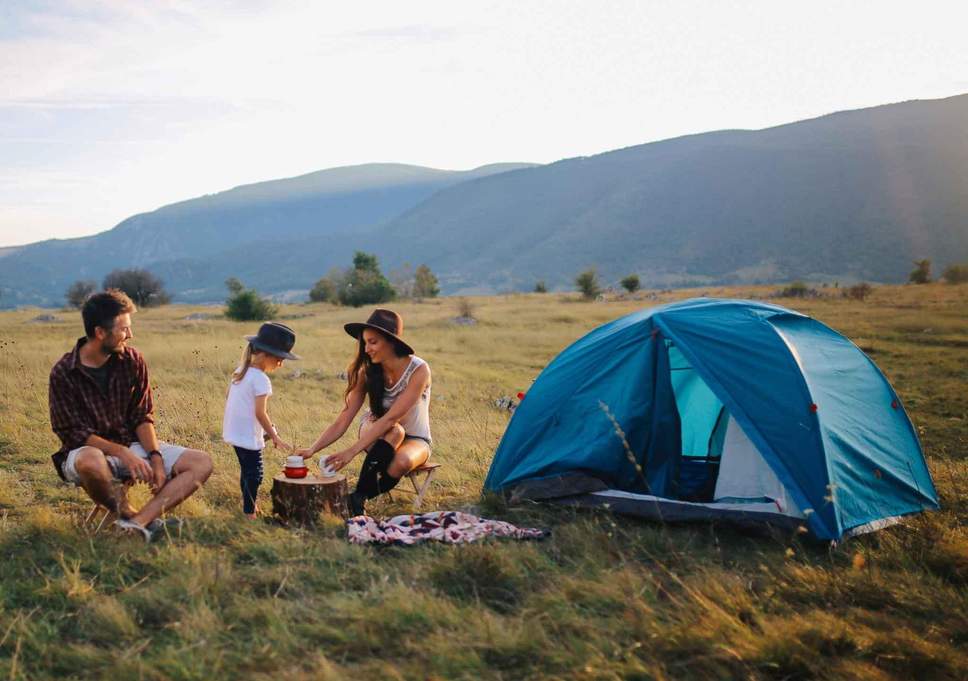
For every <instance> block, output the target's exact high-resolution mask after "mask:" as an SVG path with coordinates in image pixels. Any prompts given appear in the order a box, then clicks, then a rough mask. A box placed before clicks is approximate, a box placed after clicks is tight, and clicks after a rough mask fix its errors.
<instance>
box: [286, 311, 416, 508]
mask: <svg viewBox="0 0 968 681" xmlns="http://www.w3.org/2000/svg"><path fill="white" fill-rule="evenodd" d="M343 328H344V329H346V333H348V334H349V335H351V336H353V337H354V338H356V339H357V341H358V343H359V349H358V351H357V354H356V357H355V358H354V360H353V361H352V362H351V363H350V366H349V368H348V369H347V371H346V374H347V380H348V385H347V387H346V392H345V393H344V405H343V409H342V411H340V413H339V415H338V416H337V417H336V420H335V421H333V423H332V424H330V426H329V427H328V428H326V430H324V431H323V432H322V434H321V435H320V436H319V438H318V439H317V440H316V442H314V443H313V444H312V446H311V447H307V448H305V449H300V450H298V452H297V454H299V455H300V456H302V457H303V458H309V457H311V456H312V455H313V454H315V453H316V452H318V451H320V450H322V449H324V448H326V447H328V446H329V445H331V444H332V443H334V442H336V441H337V440H338V439H340V438H341V437H342V436H343V433H345V432H346V429H347V428H349V426H350V423H352V421H353V418H354V417H355V416H356V414H357V412H359V410H360V407H362V406H363V401H364V399H365V398H367V397H369V409H367V410H366V411H365V412H364V413H363V417H362V418H361V419H360V430H359V439H358V440H357V441H356V442H355V443H354V444H353V445H352V446H350V447H348V448H346V449H344V450H342V451H340V452H336V453H335V454H330V455H329V456H327V457H325V459H324V460H323V466H329V467H331V468H332V469H333V470H337V471H338V470H340V469H341V468H343V467H344V466H346V464H348V463H349V462H350V461H352V460H353V459H354V458H355V457H356V455H357V454H359V453H360V452H362V451H366V452H367V454H366V458H365V459H364V460H363V466H362V467H361V468H360V477H359V481H358V482H357V485H356V490H355V491H354V492H353V493H352V494H350V498H349V504H350V511H351V512H352V514H353V515H354V516H356V515H362V514H363V513H364V510H365V509H364V503H365V502H366V500H367V499H372V498H373V497H375V496H377V495H378V494H383V493H385V492H389V491H390V490H391V489H393V488H394V487H396V485H397V483H398V482H399V481H400V478H402V477H403V476H404V475H406V474H407V473H409V472H410V471H412V470H413V469H414V468H416V467H417V466H419V465H420V464H422V463H424V462H425V461H426V460H427V458H428V457H429V456H430V443H431V439H430V414H429V411H428V409H429V407H430V366H429V365H428V364H427V363H426V362H425V361H424V360H422V359H420V358H419V357H417V356H415V355H414V354H413V348H411V347H410V346H409V345H408V344H407V343H406V342H405V341H404V340H403V339H402V338H401V336H402V335H403V319H402V318H401V317H400V315H398V314H397V313H396V312H393V311H391V310H380V309H377V310H374V311H373V314H371V315H370V318H369V319H368V320H367V321H366V322H365V323H362V324H360V323H354V324H346V325H345V326H344V327H343Z"/></svg>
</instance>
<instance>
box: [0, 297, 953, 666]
mask: <svg viewBox="0 0 968 681" xmlns="http://www.w3.org/2000/svg"><path fill="white" fill-rule="evenodd" d="M705 292H706V293H708V294H709V295H740V296H744V297H749V296H764V295H767V294H768V293H769V291H767V290H765V289H759V290H757V289H746V290H718V289H706V290H705ZM694 294H696V291H691V292H688V291H680V292H676V293H674V294H673V293H665V294H656V293H650V292H642V293H640V294H639V295H638V299H637V300H617V301H606V302H601V303H585V302H580V301H578V300H577V298H576V297H574V296H571V297H563V296H556V297H549V296H547V295H514V296H503V297H491V298H475V299H474V300H473V310H474V317H475V318H476V319H477V324H475V325H473V326H459V325H455V324H454V323H453V318H454V314H455V307H454V301H453V300H446V299H443V300H429V301H426V302H424V303H421V304H416V303H407V304H402V305H400V306H398V307H399V310H400V311H401V312H402V314H403V315H404V317H405V319H406V328H407V338H408V340H409V341H410V342H411V343H412V344H413V345H414V347H416V348H417V350H418V354H420V355H421V356H422V357H424V358H425V359H427V360H428V361H429V362H430V364H431V366H432V369H433V377H434V401H433V407H432V419H433V430H434V440H435V448H434V457H435V458H436V459H437V460H438V461H441V462H443V463H444V467H443V469H442V471H441V474H440V477H439V478H438V480H439V482H437V483H435V485H434V487H433V489H432V492H431V494H430V495H429V497H428V501H429V506H430V507H432V508H468V507H469V508H472V509H475V510H480V511H482V512H486V513H489V514H496V515H498V516H500V517H502V518H504V519H508V520H511V521H512V522H517V523H521V524H536V525H541V526H549V527H551V528H553V534H552V536H551V537H550V538H549V539H548V540H546V541H544V542H541V543H501V542H488V543H485V544H481V545H472V546H463V547H446V546H420V547H413V548H407V549H403V548H386V549H373V548H365V547H358V546H351V545H349V544H348V543H347V542H346V540H345V537H344V535H345V533H344V531H343V528H342V526H341V524H340V523H338V522H335V521H330V522H326V523H324V524H323V525H322V526H321V527H319V528H317V529H316V530H312V531H307V530H287V529H284V528H281V527H279V526H277V525H275V524H273V523H271V522H249V521H246V520H244V519H243V518H242V515H241V508H240V499H239V492H238V469H237V463H236V461H235V458H234V454H233V453H232V451H231V449H230V448H229V447H228V446H227V445H225V444H224V443H222V442H221V439H220V432H221V414H222V408H223V405H224V395H225V389H226V386H227V382H228V376H229V374H230V372H231V370H232V369H233V368H234V366H235V362H236V361H237V359H238V357H239V354H240V352H241V348H242V345H243V343H244V341H243V340H242V336H243V335H244V334H247V333H253V332H254V331H255V327H254V326H253V325H251V324H245V323H235V322H229V321H226V320H224V319H219V318H213V319H205V320H195V321H190V320H187V319H185V317H187V316H188V315H189V314H191V313H193V312H209V313H211V312H212V310H211V309H205V308H184V307H180V306H169V307H166V308H159V309H151V310H146V311H142V312H139V313H138V314H137V315H135V318H134V327H135V329H134V330H135V336H136V337H135V340H134V341H133V344H134V345H136V346H137V347H139V349H141V350H142V351H143V352H144V353H145V355H146V357H147V358H148V361H149V363H150V366H151V369H152V384H153V386H154V389H155V399H156V404H157V414H156V415H157V419H158V429H159V432H160V434H161V435H162V437H164V438H166V439H170V440H172V441H175V442H179V443H183V444H187V445H191V446H195V447H200V448H202V449H205V450H207V451H209V452H210V453H211V454H212V456H213V458H214V460H215V464H216V466H215V473H214V475H213V477H212V479H211V480H210V481H209V484H208V485H207V486H206V487H205V489H204V490H203V492H202V493H200V494H198V495H196V496H195V497H193V498H192V499H191V500H190V501H189V502H188V503H186V504H185V505H184V506H183V507H181V508H180V509H179V514H180V515H182V516H184V517H186V518H187V519H188V524H187V525H186V527H185V528H184V530H183V531H182V533H181V534H180V535H178V536H173V537H171V538H169V539H167V540H166V541H163V542H161V543H159V544H157V545H151V546H147V547H146V546H144V545H142V544H140V543H137V542H135V541H133V540H129V539H126V538H124V537H119V536H116V535H114V534H113V533H111V532H103V533H101V534H98V535H96V536H95V535H93V534H92V533H91V531H90V530H89V529H88V528H85V527H84V526H83V523H82V520H83V517H84V515H85V513H86V511H87V510H88V508H89V502H88V501H87V499H86V498H85V496H84V495H83V494H82V493H81V492H79V491H78V490H76V489H73V488H71V487H69V486H67V485H64V484H62V483H60V482H59V481H58V480H57V478H56V477H55V475H54V473H53V470H52V468H51V466H50V461H49V454H50V453H51V452H52V451H54V450H55V449H56V448H57V442H56V439H55V438H54V436H53V434H52V433H51V432H50V429H49V423H48V419H47V395H46V380H47V373H48V371H49V369H50V366H51V365H52V364H53V363H54V361H56V359H57V358H58V357H59V356H60V355H61V354H62V353H63V352H65V351H67V350H68V349H69V348H70V346H71V344H72V342H73V341H74V339H75V338H76V337H77V336H79V335H80V333H81V331H80V323H79V320H78V319H77V314H76V313H74V312H70V313H68V312H61V313H58V314H57V316H58V318H59V320H60V321H57V322H54V323H50V324H39V323H33V322H31V321H30V320H31V319H32V318H33V317H34V316H36V315H37V314H38V311H37V310H23V311H17V312H6V313H2V314H0V552H2V554H0V555H2V556H3V560H2V561H0V678H11V679H42V678H64V677H67V678H80V679H87V678H90V679H103V678H118V679H129V678H131V679H134V678H138V679H203V678H204V679H212V678H254V679H273V680H274V681H278V680H281V679H319V678H324V679H325V678H332V679H339V678H348V677H357V678H358V677H361V676H362V675H367V676H369V677H372V678H388V679H393V678H420V679H426V678H439V679H451V678H454V679H519V678H559V679H565V678H569V679H571V678H582V679H619V678H628V679H730V678H735V679H812V678H865V679H868V678H869V679H914V678H917V679H924V680H928V679H960V678H965V677H966V676H968V658H966V654H965V648H966V644H968V640H966V638H968V616H966V613H968V536H966V529H965V528H966V520H968V502H966V499H968V462H966V451H968V427H966V426H968V390H966V386H968V287H954V286H940V285H928V286H918V287H877V288H875V290H874V292H873V293H872V294H871V295H870V297H868V299H867V300H866V301H864V302H859V301H851V300H847V299H844V298H842V297H837V298H834V297H832V296H831V297H820V298H816V299H808V300H797V301H788V304H789V305H791V306H794V307H797V308H798V309H801V310H803V311H804V312H807V313H809V314H813V315H814V316H816V317H817V318H819V319H821V320H822V321H824V322H826V323H828V324H830V325H831V326H833V327H834V328H837V329H839V330H841V331H843V332H845V333H847V334H848V335H849V336H850V337H851V338H853V339H854V340H855V341H856V342H857V343H858V344H859V345H860V346H861V347H862V348H863V349H864V350H865V351H866V352H868V354H870V355H871V357H872V358H874V359H875V361H877V362H878V364H879V365H880V366H881V368H882V369H883V370H884V371H885V372H886V373H887V375H888V376H889V378H890V379H891V380H892V382H893V383H894V385H895V387H896V388H897V389H898V391H899V392H900V394H901V396H902V398H903V400H904V402H905V406H906V407H907V408H908V410H909V412H910V414H911V416H912V419H913V420H914V422H915V425H916V427H917V429H918V432H919V435H920V437H921V439H922V442H923V444H924V446H925V449H926V452H927V455H928V461H929V465H930V467H931V470H932V473H933V475H934V478H935V481H936V483H937V486H938V489H939V492H940V494H941V498H942V510H941V511H940V512H937V513H932V514H928V515H924V516H919V517H917V518H913V519H911V520H910V521H908V522H907V523H905V524H904V525H902V526H898V527H894V528H890V529H888V530H885V531H882V532H879V533H877V534H875V535H870V536H866V537H862V538H860V539H858V540H855V541H851V542H847V543H845V544H842V545H840V546H837V547H829V546H822V545H817V544H814V543H811V542H810V541H809V540H807V539H805V538H804V537H803V536H801V535H796V534H794V535H784V534H766V535H751V534H746V533H742V532H738V531H735V530H732V529H730V528H728V527H718V526H710V525H696V526H670V527H664V526H658V525H655V524H649V523H644V522H639V521H634V520H629V519H625V518H618V517H613V516H610V515H608V514H601V513H586V512H578V511H574V510H571V509H562V508H549V507H543V506H538V505H528V506H524V507H517V508H507V507H506V506H505V505H504V504H503V503H502V502H501V500H500V499H496V498H493V497H489V498H484V499H482V498H481V497H480V489H481V483H482V481H483V478H484V476H485V474H486V472H487V468H488V466H489V464H490V459H491V456H492V454H493V451H494V449H495V447H496V446H497V443H498V441H499V440H500V437H501V434H502V433H503V430H504V428H505V426H506V423H507V413H506V412H504V411H501V410H498V409H495V408H494V407H493V401H494V399H495V398H497V397H499V396H502V395H508V394H514V393H515V392H517V391H519V390H527V388H528V386H529V385H530V382H531V380H532V379H533V378H534V377H535V376H536V375H537V373H538V372H539V371H540V370H541V368H542V367H543V366H544V365H545V364H546V363H547V362H548V361H549V360H550V359H551V358H552V357H553V356H554V355H555V354H556V353H557V352H558V351H560V350H561V349H562V348H563V347H564V346H565V345H567V344H568V343H570V342H571V341H573V340H574V339H576V338H577V337H579V336H580V335H581V334H582V333H584V332H585V331H587V330H590V329H591V328H593V327H595V326H596V325H598V324H600V323H602V322H605V321H607V320H610V319H613V318H615V317H617V316H619V315H621V314H623V313H625V312H629V311H631V310H634V309H639V308H640V307H642V306H643V305H645V304H655V303H657V302H667V301H669V300H671V299H673V298H679V297H686V296H688V295H694ZM646 301H647V302H646ZM779 302H781V304H782V303H783V302H784V301H782V300H781V301H779ZM281 314H282V319H283V320H285V321H286V323H288V324H290V325H291V326H292V327H293V328H294V329H295V331H296V333H297V336H298V340H297V345H296V351H297V352H298V353H299V354H301V355H302V356H303V357H304V358H305V359H304V361H301V362H291V363H287V364H286V366H285V367H283V369H281V370H280V371H279V372H278V373H276V374H275V375H274V378H273V387H274V395H273V397H272V399H271V400H270V413H271V414H272V416H273V420H274V421H275V423H276V424H277V425H278V426H279V427H280V429H281V431H282V434H283V436H284V438H285V439H287V440H292V441H295V442H297V443H300V444H304V443H308V442H310V441H311V439H312V438H314V437H315V436H316V435H317V434H318V433H319V431H320V430H321V429H322V428H323V427H324V426H325V425H326V424H327V423H328V420H329V419H330V418H332V416H333V415H334V414H335V413H336V410H337V408H338V407H339V405H340V401H341V395H342V391H343V387H344V383H343V381H342V380H341V379H340V378H339V377H338V374H339V373H340V372H341V371H343V370H344V368H345V365H346V363H347V362H348V360H349V359H350V354H351V353H352V352H353V343H352V341H351V340H350V339H349V337H348V336H346V335H345V334H344V333H343V331H342V325H343V323H345V322H347V321H355V320H359V319H363V318H365V316H366V315H367V314H369V310H367V309H363V310H346V309H341V308H336V307H332V306H327V305H310V306H290V307H286V308H284V309H283V311H282V313H281ZM283 456H284V454H283V453H282V452H278V451H274V450H271V449H270V450H267V452H266V462H267V465H266V469H267V472H270V473H271V472H274V471H276V470H278V469H279V468H281V465H282V460H283ZM356 465H357V464H353V468H355V467H356ZM267 489H268V485H266V486H265V488H264V489H263V492H262V497H261V499H260V501H261V505H262V506H263V507H264V508H268V507H269V506H270V502H269V500H268V498H267V496H268V495H267ZM136 494H138V495H141V497H142V498H143V495H144V492H143V490H138V491H137V492H136ZM407 504H408V498H407V497H405V496H403V495H397V496H396V498H395V499H394V500H392V501H390V500H387V499H381V500H379V501H377V502H376V503H374V504H373V506H372V509H373V511H374V512H375V513H378V514H389V513H396V512H403V511H406V510H407V509H408V505H407Z"/></svg>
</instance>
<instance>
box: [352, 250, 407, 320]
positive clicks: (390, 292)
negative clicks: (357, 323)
mask: <svg viewBox="0 0 968 681" xmlns="http://www.w3.org/2000/svg"><path fill="white" fill-rule="evenodd" d="M338 295H339V302H341V303H342V304H343V305H352V306H353V307H360V306H361V305H371V304H374V303H383V302H386V301H388V300H393V299H394V298H395V297H396V291H394V289H393V286H391V285H390V282H389V281H387V278H386V277H384V276H383V273H382V272H381V271H380V264H379V262H378V261H377V258H376V256H375V255H371V254H369V253H364V252H363V251H357V252H356V255H354V256H353V269H351V270H350V271H349V272H348V273H347V275H346V278H345V279H344V281H343V285H342V286H340V287H339V294H338Z"/></svg>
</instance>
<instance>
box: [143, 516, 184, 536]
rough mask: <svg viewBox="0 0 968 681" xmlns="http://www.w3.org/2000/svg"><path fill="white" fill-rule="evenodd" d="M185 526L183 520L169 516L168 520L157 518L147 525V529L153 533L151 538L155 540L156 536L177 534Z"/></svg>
mask: <svg viewBox="0 0 968 681" xmlns="http://www.w3.org/2000/svg"><path fill="white" fill-rule="evenodd" d="M183 524H184V523H183V522H182V519H181V518H175V517H174V516H169V517H168V518H155V519H154V520H152V521H151V522H150V523H148V524H147V525H145V529H146V530H148V531H149V532H151V536H152V538H154V536H155V535H158V534H164V533H165V532H177V531H178V530H180V529H181V527H182V525H183Z"/></svg>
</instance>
